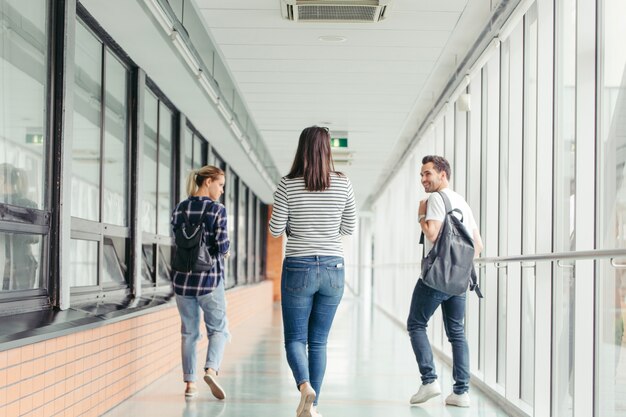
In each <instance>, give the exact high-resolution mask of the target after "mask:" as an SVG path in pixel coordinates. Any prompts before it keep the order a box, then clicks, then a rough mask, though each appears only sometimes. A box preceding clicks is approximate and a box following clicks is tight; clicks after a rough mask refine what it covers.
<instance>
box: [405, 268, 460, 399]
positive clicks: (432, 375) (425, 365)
mask: <svg viewBox="0 0 626 417" xmlns="http://www.w3.org/2000/svg"><path fill="white" fill-rule="evenodd" d="M439 305H441V312H442V315H443V324H444V327H445V329H446V334H447V335H448V341H449V342H450V343H451V344H452V378H453V379H454V387H453V390H454V393H455V394H463V393H464V392H467V391H468V390H469V380H470V371H469V348H468V346H467V340H466V339H465V327H464V322H465V294H463V295H449V294H446V293H443V292H441V291H437V290H435V289H433V288H430V287H429V286H427V285H426V284H424V282H423V281H422V280H421V279H420V280H418V281H417V284H416V285H415V290H414V291H413V298H412V299H411V311H410V312H409V318H408V320H407V329H408V331H409V336H410V337H411V345H412V346H413V352H414V353H415V358H416V359H417V365H418V366H419V369H420V373H421V374H422V384H424V385H426V384H430V383H431V382H434V381H435V380H436V379H437V374H436V372H435V362H434V361H433V351H432V349H431V347H430V342H429V341H428V335H427V334H426V327H427V326H428V320H430V318H431V317H432V315H433V314H434V313H435V310H437V307H439Z"/></svg>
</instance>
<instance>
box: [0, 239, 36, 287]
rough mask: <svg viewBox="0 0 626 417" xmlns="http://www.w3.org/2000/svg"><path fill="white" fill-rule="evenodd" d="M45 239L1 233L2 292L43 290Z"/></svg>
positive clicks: (0, 268)
mask: <svg viewBox="0 0 626 417" xmlns="http://www.w3.org/2000/svg"><path fill="white" fill-rule="evenodd" d="M42 240H43V237H42V236H40V235H33V234H26V233H10V232H0V279H1V280H2V281H1V282H0V292H4V291H18V290H30V289H35V288H43V287H44V285H43V281H42V273H41V269H40V265H41V258H42V250H43V244H42Z"/></svg>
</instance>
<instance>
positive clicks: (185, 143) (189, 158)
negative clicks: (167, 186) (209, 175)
mask: <svg viewBox="0 0 626 417" xmlns="http://www.w3.org/2000/svg"><path fill="white" fill-rule="evenodd" d="M181 142H182V144H181V149H182V150H183V152H182V154H181V157H180V159H181V161H182V162H181V163H182V165H183V169H182V171H181V178H180V184H181V187H180V199H181V200H183V199H185V198H187V175H189V171H191V170H193V169H194V166H193V132H192V131H191V129H190V128H189V127H186V128H185V130H184V133H183V137H182V138H181Z"/></svg>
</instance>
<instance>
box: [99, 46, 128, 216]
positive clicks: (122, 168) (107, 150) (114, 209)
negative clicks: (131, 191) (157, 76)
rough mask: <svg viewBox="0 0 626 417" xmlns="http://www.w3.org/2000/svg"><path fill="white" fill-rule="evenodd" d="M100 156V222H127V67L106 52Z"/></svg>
mask: <svg viewBox="0 0 626 417" xmlns="http://www.w3.org/2000/svg"><path fill="white" fill-rule="evenodd" d="M105 74H106V80H105V87H106V95H105V110H104V112H105V113H104V114H105V121H104V126H105V131H104V157H103V177H102V187H103V189H104V195H103V219H102V221H103V222H104V223H110V224H115V225H118V226H127V224H128V182H129V181H128V177H129V176H128V97H127V96H128V93H127V92H128V71H127V70H126V68H125V67H124V65H122V63H121V62H120V61H119V60H118V59H117V58H116V57H114V56H113V55H112V54H111V53H110V52H109V51H107V53H106V70H105Z"/></svg>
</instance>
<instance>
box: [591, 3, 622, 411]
mask: <svg viewBox="0 0 626 417" xmlns="http://www.w3.org/2000/svg"><path fill="white" fill-rule="evenodd" d="M625 15H626V3H625V2H624V1H623V0H604V2H603V8H602V14H601V19H600V21H601V22H603V24H602V25H600V27H601V28H602V30H603V32H604V33H602V34H601V36H600V39H602V41H603V42H602V46H603V51H602V54H601V63H600V65H601V67H600V69H599V72H600V79H601V85H600V115H599V120H598V123H599V137H598V140H599V144H598V146H597V149H598V153H599V158H600V161H598V162H599V163H598V164H597V166H598V186H599V196H598V198H599V199H598V202H599V205H598V216H599V219H598V220H599V230H598V236H597V242H598V246H599V248H600V249H624V248H626V181H625V179H626V175H625V172H624V170H625V169H626V123H624V121H625V120H626V48H624V39H626V25H624V22H623V20H624V19H623V17H624V16H625ZM624 264H626V259H620V260H617V265H618V266H617V267H614V266H612V265H611V264H610V262H609V261H608V260H607V261H603V262H601V263H600V277H599V279H597V280H596V283H597V285H598V290H597V294H598V300H599V302H598V309H599V310H598V314H597V325H598V327H597V330H596V331H597V345H596V349H597V353H596V354H597V358H598V369H597V371H596V375H597V378H598V380H597V384H596V387H597V388H596V389H597V391H596V392H597V398H596V404H597V415H601V416H622V415H625V413H624V410H626V397H625V396H624V381H625V380H626V341H625V338H624V321H625V319H626V268H624V267H623V266H620V265H624Z"/></svg>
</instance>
